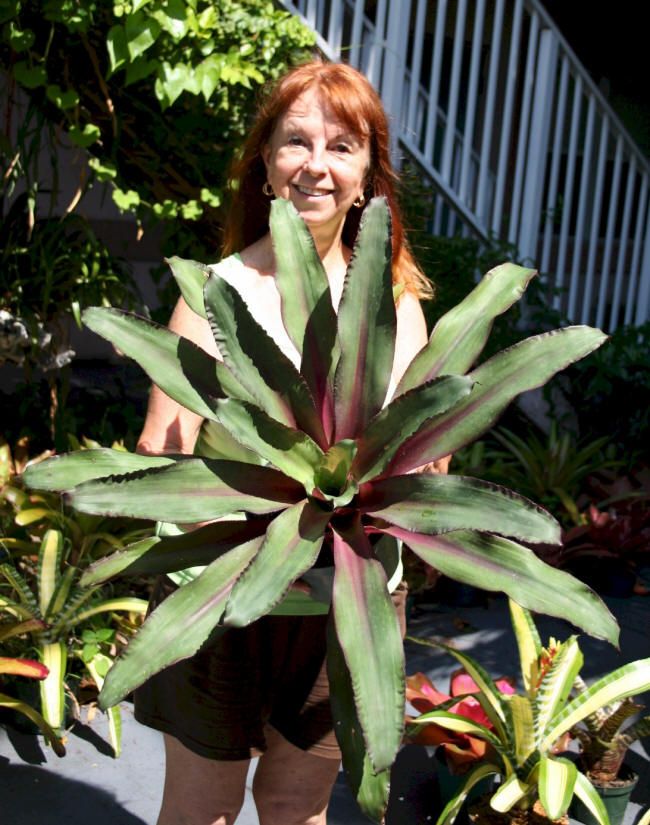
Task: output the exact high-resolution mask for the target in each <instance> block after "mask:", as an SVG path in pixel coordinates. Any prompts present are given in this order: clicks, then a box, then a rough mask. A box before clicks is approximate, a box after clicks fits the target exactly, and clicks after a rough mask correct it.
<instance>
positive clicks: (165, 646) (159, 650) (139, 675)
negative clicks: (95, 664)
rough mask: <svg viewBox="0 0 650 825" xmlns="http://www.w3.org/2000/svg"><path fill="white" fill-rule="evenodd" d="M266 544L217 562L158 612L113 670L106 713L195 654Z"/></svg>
mask: <svg viewBox="0 0 650 825" xmlns="http://www.w3.org/2000/svg"><path fill="white" fill-rule="evenodd" d="M261 543H262V538H261V537H260V538H256V539H252V540H251V541H249V542H247V543H246V544H242V545H240V546H239V547H236V548H235V549H233V550H231V551H230V552H229V553H226V554H225V555H223V556H221V557H220V558H218V559H216V560H215V561H214V562H212V564H210V565H209V566H208V567H206V569H205V570H204V571H203V572H202V573H201V574H200V575H199V576H197V578H196V579H194V581H192V582H189V583H188V584H186V585H184V586H183V587H179V589H178V590H176V591H175V592H174V593H172V594H171V596H168V597H167V598H166V599H165V600H164V601H163V602H162V604H160V605H159V606H158V607H157V608H156V609H155V610H154V612H153V613H152V614H151V616H149V617H148V618H147V620H146V621H145V623H144V625H143V626H142V628H141V629H140V630H139V631H138V633H137V634H136V636H135V637H134V638H133V639H132V640H131V642H130V643H129V646H128V647H127V649H126V651H125V652H124V653H123V654H122V656H121V657H120V658H119V659H118V660H117V661H116V662H115V664H114V665H113V667H112V668H111V669H110V670H109V672H108V675H107V676H106V681H105V682H104V687H103V688H102V691H101V693H100V695H99V705H100V707H101V708H102V709H104V710H105V709H106V708H108V707H112V706H113V705H116V704H117V703H118V702H119V701H120V700H121V699H123V698H124V697H125V696H126V695H127V694H128V693H130V692H131V691H132V690H133V689H134V688H136V687H138V686H139V685H141V684H142V683H143V682H145V681H146V680H147V679H149V678H150V677H151V676H153V675H154V674H155V673H158V672H159V671H161V670H163V669H164V668H166V667H169V665H172V664H174V663H175V662H180V661H181V660H182V659H187V658H188V657H189V656H192V655H193V654H194V653H196V651H197V650H198V649H199V647H200V646H201V645H202V644H203V642H204V641H205V640H206V639H207V638H208V636H209V635H210V632H211V631H212V630H213V629H215V628H216V626H217V624H218V623H219V621H220V619H221V616H222V614H223V610H224V607H225V605H226V601H227V600H228V596H229V595H230V591H231V589H232V586H233V584H234V583H235V581H237V579H238V578H239V576H240V575H241V573H242V571H243V570H244V569H245V568H246V567H247V566H248V564H249V563H250V561H251V560H252V559H253V557H254V556H255V553H256V552H257V551H258V549H259V547H260V544H261ZM180 628H182V631H180ZM217 632H222V630H221V629H219V630H218V631H217Z"/></svg>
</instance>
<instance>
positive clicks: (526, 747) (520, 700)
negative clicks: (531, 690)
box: [501, 693, 535, 766]
mask: <svg viewBox="0 0 650 825" xmlns="http://www.w3.org/2000/svg"><path fill="white" fill-rule="evenodd" d="M501 706H502V707H503V709H504V712H505V715H506V724H505V729H506V731H507V732H508V735H509V739H510V740H511V741H510V744H511V747H512V749H513V751H514V759H515V764H516V765H517V766H520V765H523V764H524V763H525V761H526V760H527V759H528V757H529V756H530V755H531V754H532V753H533V752H534V751H535V724H534V721H533V704H532V702H531V700H530V699H529V698H528V696H520V695H519V694H518V693H515V694H513V695H512V696H508V695H504V696H503V697H502V705H501Z"/></svg>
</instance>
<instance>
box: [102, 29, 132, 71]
mask: <svg viewBox="0 0 650 825" xmlns="http://www.w3.org/2000/svg"><path fill="white" fill-rule="evenodd" d="M106 49H107V51H108V62H109V72H108V76H109V77H110V76H111V75H112V74H113V73H114V72H116V71H117V70H118V69H121V68H122V66H123V65H124V64H125V63H126V62H127V61H128V60H129V49H128V47H127V43H126V31H125V30H124V26H120V25H117V26H113V27H112V28H111V29H109V31H108V34H107V35H106Z"/></svg>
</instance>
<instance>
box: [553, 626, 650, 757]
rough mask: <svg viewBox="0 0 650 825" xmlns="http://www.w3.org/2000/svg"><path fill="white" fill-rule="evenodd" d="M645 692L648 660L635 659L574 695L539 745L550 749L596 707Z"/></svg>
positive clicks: (649, 671) (648, 684)
mask: <svg viewBox="0 0 650 825" xmlns="http://www.w3.org/2000/svg"><path fill="white" fill-rule="evenodd" d="M567 615H569V614H567ZM585 630H587V628H585ZM587 632H589V631H587ZM591 635H595V634H593V633H592V634H591ZM646 690H650V658H648V659H637V660H636V661H634V662H630V663H629V664H626V665H623V666H622V667H619V668H617V669H616V670H614V671H612V672H611V673H608V674H607V675H606V676H603V677H602V678H601V679H599V680H598V681H597V682H594V684H593V685H591V686H590V687H588V688H587V690H585V691H584V692H583V693H580V694H579V695H578V696H576V697H575V699H573V700H572V701H571V702H569V704H568V705H566V706H565V707H564V709H563V710H561V711H560V712H559V713H558V714H557V715H556V716H555V717H554V718H553V719H552V720H551V723H550V725H549V726H548V728H547V731H546V736H545V737H544V739H543V740H542V742H541V745H540V746H541V747H544V748H548V747H550V746H551V745H552V744H553V742H555V740H556V739H557V738H558V737H559V736H562V734H563V733H564V732H565V731H567V730H570V729H571V728H572V727H573V726H574V725H576V724H577V723H578V722H580V721H582V720H583V719H585V718H586V717H587V716H590V715H591V714H592V713H594V712H595V711H597V710H598V709H599V708H602V707H605V705H611V704H613V703H614V702H619V701H620V700H621V699H625V698H626V697H627V696H634V694H636V693H643V692H644V691H646Z"/></svg>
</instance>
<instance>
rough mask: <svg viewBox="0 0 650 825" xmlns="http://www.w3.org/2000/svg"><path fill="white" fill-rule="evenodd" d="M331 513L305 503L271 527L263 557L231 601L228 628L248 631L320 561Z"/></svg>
mask: <svg viewBox="0 0 650 825" xmlns="http://www.w3.org/2000/svg"><path fill="white" fill-rule="evenodd" d="M330 517H331V513H328V512H326V511H324V510H321V509H320V508H319V507H318V506H316V505H314V504H312V503H311V502H309V501H301V502H299V503H298V504H295V505H294V506H293V507H289V508H287V509H286V510H285V511H284V512H283V513H280V515H279V516H277V517H276V518H275V519H274V520H273V521H272V522H271V524H270V525H269V528H268V530H267V531H266V537H265V539H264V542H263V544H262V546H261V547H260V550H259V553H258V554H257V555H256V556H255V558H254V559H253V561H252V562H251V564H250V567H248V569H247V570H246V571H245V572H244V573H243V574H242V576H241V577H240V579H239V581H238V582H237V584H236V585H235V586H234V588H233V591H232V593H231V595H230V598H229V599H228V605H227V607H226V612H225V614H224V624H226V625H233V626H235V627H244V626H246V625H248V624H250V623H251V622H253V621H255V619H258V618H260V616H263V615H265V614H266V613H268V612H269V610H270V609H271V608H272V607H274V606H275V605H277V604H278V603H279V602H280V601H282V598H283V597H284V595H285V594H286V593H287V591H288V590H289V587H290V585H291V584H292V582H294V581H295V580H296V579H298V578H299V577H300V576H301V575H302V574H303V573H304V572H305V571H306V570H309V568H310V567H312V565H313V564H314V562H315V561H316V558H317V557H318V553H319V551H320V548H321V545H322V543H323V534H324V530H325V527H326V526H327V523H328V521H329V520H330Z"/></svg>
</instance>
